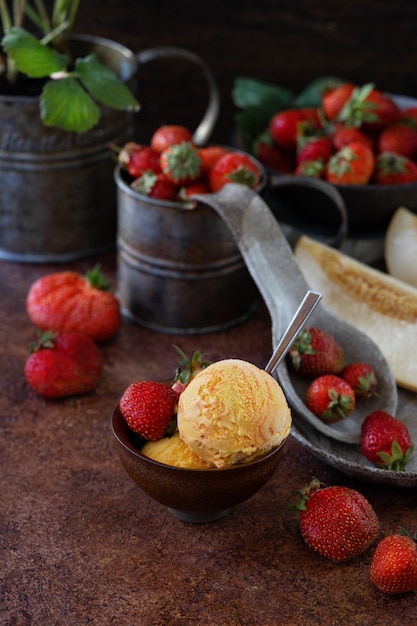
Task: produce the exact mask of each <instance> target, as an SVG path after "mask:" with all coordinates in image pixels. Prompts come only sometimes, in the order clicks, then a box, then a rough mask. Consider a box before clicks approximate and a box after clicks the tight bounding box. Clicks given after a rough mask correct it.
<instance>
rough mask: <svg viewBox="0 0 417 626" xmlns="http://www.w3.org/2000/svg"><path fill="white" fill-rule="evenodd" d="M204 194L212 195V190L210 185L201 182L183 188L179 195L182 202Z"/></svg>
mask: <svg viewBox="0 0 417 626" xmlns="http://www.w3.org/2000/svg"><path fill="white" fill-rule="evenodd" d="M204 193H210V188H209V186H208V183H206V182H204V181H200V182H196V183H190V184H189V185H187V186H186V187H181V189H180V192H179V194H178V195H179V198H180V200H188V199H189V198H191V197H192V196H193V195H194V194H204Z"/></svg>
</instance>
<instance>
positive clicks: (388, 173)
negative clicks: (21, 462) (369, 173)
mask: <svg viewBox="0 0 417 626" xmlns="http://www.w3.org/2000/svg"><path fill="white" fill-rule="evenodd" d="M415 181H417V164H416V163H415V162H414V161H412V160H411V159H409V158H408V157H406V156H403V155H401V154H395V153H394V152H383V153H382V154H379V155H378V156H377V158H376V161H375V171H374V175H373V182H374V183H375V184H376V185H406V184H407V183H414V182H415Z"/></svg>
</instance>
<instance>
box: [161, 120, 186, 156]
mask: <svg viewBox="0 0 417 626" xmlns="http://www.w3.org/2000/svg"><path fill="white" fill-rule="evenodd" d="M183 141H187V142H190V143H192V142H193V136H192V134H191V132H190V131H189V130H188V128H186V127H185V126H175V125H168V126H160V127H159V128H158V129H157V130H156V131H155V132H154V134H153V135H152V137H151V148H153V150H156V152H159V153H161V152H164V150H166V149H167V148H169V147H170V146H175V145H177V144H179V143H182V142H183Z"/></svg>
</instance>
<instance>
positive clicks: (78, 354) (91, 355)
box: [25, 331, 103, 398]
mask: <svg viewBox="0 0 417 626" xmlns="http://www.w3.org/2000/svg"><path fill="white" fill-rule="evenodd" d="M31 352H32V353H31V355H30V356H29V357H28V359H27V361H26V363H25V378H26V380H27V382H28V383H29V385H30V386H31V387H32V389H33V390H34V391H35V392H36V393H37V394H39V395H40V396H44V397H45V398H65V397H66V396H72V395H75V394H82V393H87V392H89V391H91V390H92V389H94V387H95V386H96V385H97V383H98V381H99V379H100V376H101V374H102V371H103V358H102V355H101V352H100V350H99V349H98V347H97V346H96V344H95V343H94V342H93V341H92V339H90V338H89V337H87V335H84V334H83V333H78V332H68V333H61V334H57V333H53V332H51V331H47V332H46V333H43V334H41V335H40V336H39V339H38V341H37V342H36V343H35V344H33V345H32V346H31Z"/></svg>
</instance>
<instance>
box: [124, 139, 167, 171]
mask: <svg viewBox="0 0 417 626" xmlns="http://www.w3.org/2000/svg"><path fill="white" fill-rule="evenodd" d="M118 160H119V163H120V164H121V166H122V167H123V168H124V169H126V171H127V172H128V173H129V174H130V176H132V177H133V178H137V177H138V176H141V174H143V173H144V172H146V171H148V170H151V171H152V172H155V174H158V173H159V172H160V171H161V166H160V163H159V152H156V150H153V149H152V148H150V147H149V146H142V145H140V144H137V143H134V142H129V143H127V144H125V145H124V147H123V148H122V149H121V150H120V152H119V156H118Z"/></svg>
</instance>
